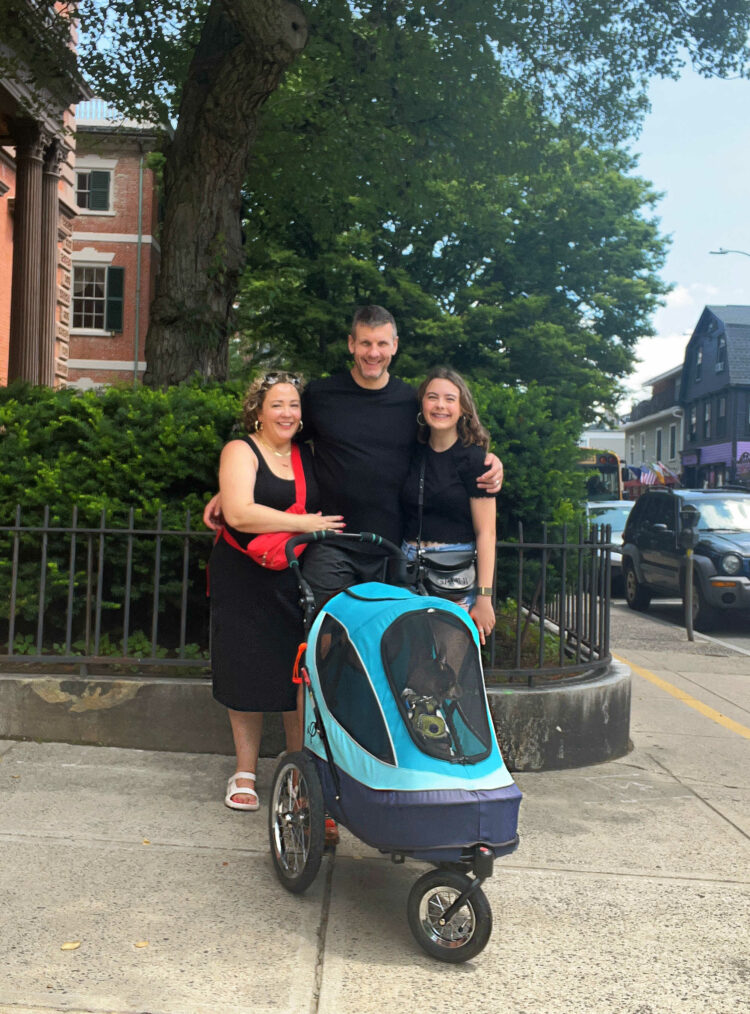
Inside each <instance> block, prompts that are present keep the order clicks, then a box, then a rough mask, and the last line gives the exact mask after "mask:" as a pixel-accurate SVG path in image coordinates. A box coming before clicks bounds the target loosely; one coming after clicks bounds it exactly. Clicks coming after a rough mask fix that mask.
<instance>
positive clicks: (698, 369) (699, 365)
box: [695, 348, 703, 380]
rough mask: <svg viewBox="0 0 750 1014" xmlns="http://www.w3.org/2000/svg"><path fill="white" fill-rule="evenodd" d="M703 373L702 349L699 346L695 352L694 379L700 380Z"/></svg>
mask: <svg viewBox="0 0 750 1014" xmlns="http://www.w3.org/2000/svg"><path fill="white" fill-rule="evenodd" d="M702 375H703V349H702V348H699V349H698V350H697V352H696V353H695V379H696V380H700V379H701V376H702Z"/></svg>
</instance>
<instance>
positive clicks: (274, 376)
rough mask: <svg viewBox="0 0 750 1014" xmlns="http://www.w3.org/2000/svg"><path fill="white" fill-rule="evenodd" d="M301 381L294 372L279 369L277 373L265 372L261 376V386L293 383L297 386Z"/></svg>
mask: <svg viewBox="0 0 750 1014" xmlns="http://www.w3.org/2000/svg"><path fill="white" fill-rule="evenodd" d="M301 383H302V379H301V378H300V377H298V376H296V374H294V373H285V372H284V371H281V372H279V373H267V374H266V375H265V377H264V378H263V382H262V384H261V387H272V386H273V385H274V384H294V386H295V387H299V386H300V384H301Z"/></svg>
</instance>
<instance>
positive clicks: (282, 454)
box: [258, 436, 292, 458]
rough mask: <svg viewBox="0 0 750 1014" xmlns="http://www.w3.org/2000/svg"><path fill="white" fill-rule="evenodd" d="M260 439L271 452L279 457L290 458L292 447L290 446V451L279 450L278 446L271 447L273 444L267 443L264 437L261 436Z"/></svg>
mask: <svg viewBox="0 0 750 1014" xmlns="http://www.w3.org/2000/svg"><path fill="white" fill-rule="evenodd" d="M258 440H260V442H261V443H262V444H263V446H264V447H265V448H267V449H268V450H269V451H270V452H271V454H275V455H276V457H277V458H288V457H290V456H291V453H292V449H291V447H290V448H289V450H288V451H277V450H276V448H275V447H271V445H270V444H269V443H267V441H265V440H264V439H263V437H261V436H259V437H258Z"/></svg>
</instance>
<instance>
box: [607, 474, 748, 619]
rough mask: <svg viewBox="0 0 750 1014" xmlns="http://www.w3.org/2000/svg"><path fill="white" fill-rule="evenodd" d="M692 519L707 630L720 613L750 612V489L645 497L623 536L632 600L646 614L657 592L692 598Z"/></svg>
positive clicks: (696, 606)
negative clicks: (687, 532) (688, 533)
mask: <svg viewBox="0 0 750 1014" xmlns="http://www.w3.org/2000/svg"><path fill="white" fill-rule="evenodd" d="M691 522H692V527H694V528H695V531H696V534H697V537H698V541H697V544H696V546H695V550H694V569H693V625H694V627H695V628H696V630H707V629H709V628H710V627H711V625H712V623H713V622H715V621H716V619H717V616H718V614H719V612H720V611H723V610H727V609H748V610H750V492H747V491H744V492H742V491H739V490H737V491H735V490H731V489H726V488H725V489H676V490H673V489H668V488H662V489H659V488H657V489H650V490H649V491H648V492H647V493H645V494H644V495H643V496H641V497H640V499H638V500H637V501H636V502H635V504H634V506H633V509H632V511H631V512H630V516H629V517H628V521H627V524H626V526H625V531H624V532H623V536H622V541H623V548H622V569H623V574H624V578H625V598H626V600H627V603H628V605H629V606H630V608H631V609H638V610H641V611H645V610H646V609H648V607H649V604H650V602H651V597H652V596H653V595H656V596H659V595H664V596H681V597H684V594H685V560H686V550H685V548H684V544H685V543H684V538H681V533H682V532H683V530H684V529H685V528H686V527H690V525H691Z"/></svg>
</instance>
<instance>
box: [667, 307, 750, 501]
mask: <svg viewBox="0 0 750 1014" xmlns="http://www.w3.org/2000/svg"><path fill="white" fill-rule="evenodd" d="M680 403H681V405H682V406H683V408H684V412H685V417H684V444H683V450H682V472H683V482H684V484H685V486H693V487H707V488H715V487H719V486H724V485H726V484H727V483H740V484H742V485H744V486H748V487H749V488H750V306H706V307H705V308H704V310H703V313H702V314H701V316H700V318H699V320H698V323H697V325H696V327H695V330H694V331H693V334H692V336H691V338H690V341H689V342H688V345H687V348H686V350H685V362H684V364H683V367H682V378H681V382H680Z"/></svg>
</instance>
